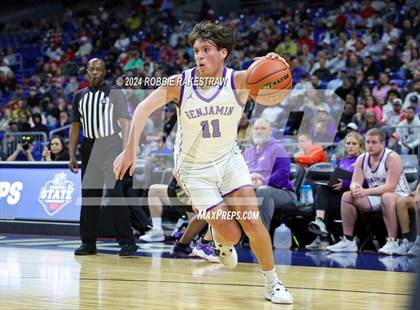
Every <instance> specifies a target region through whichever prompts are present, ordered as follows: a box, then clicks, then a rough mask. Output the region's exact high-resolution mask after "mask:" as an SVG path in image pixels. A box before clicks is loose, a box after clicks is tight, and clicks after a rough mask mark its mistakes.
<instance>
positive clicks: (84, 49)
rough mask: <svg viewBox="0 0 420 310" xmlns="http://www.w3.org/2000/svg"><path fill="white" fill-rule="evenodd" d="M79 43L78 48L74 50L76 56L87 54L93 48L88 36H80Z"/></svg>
mask: <svg viewBox="0 0 420 310" xmlns="http://www.w3.org/2000/svg"><path fill="white" fill-rule="evenodd" d="M80 43H81V44H80V46H79V49H78V50H77V52H76V56H80V57H84V56H89V55H90V53H91V52H92V50H93V46H92V43H90V42H89V40H88V38H87V37H85V36H84V37H81V38H80Z"/></svg>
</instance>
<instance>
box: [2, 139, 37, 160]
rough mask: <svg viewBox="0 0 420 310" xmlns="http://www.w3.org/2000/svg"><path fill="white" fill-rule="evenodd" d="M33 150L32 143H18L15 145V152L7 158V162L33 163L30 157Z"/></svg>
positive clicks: (32, 158)
mask: <svg viewBox="0 0 420 310" xmlns="http://www.w3.org/2000/svg"><path fill="white" fill-rule="evenodd" d="M33 150H34V145H33V144H32V143H24V144H21V143H18V144H17V145H16V150H15V151H14V152H13V153H12V155H10V156H9V157H7V161H34V160H35V159H34V157H33V156H32V151H33Z"/></svg>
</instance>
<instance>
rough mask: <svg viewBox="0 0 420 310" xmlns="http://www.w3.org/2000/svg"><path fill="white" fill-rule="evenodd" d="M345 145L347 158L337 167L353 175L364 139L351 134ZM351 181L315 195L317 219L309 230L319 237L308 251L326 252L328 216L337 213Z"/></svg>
mask: <svg viewBox="0 0 420 310" xmlns="http://www.w3.org/2000/svg"><path fill="white" fill-rule="evenodd" d="M344 144H345V151H346V158H345V159H343V160H341V161H339V162H338V164H337V167H338V168H341V169H344V170H346V171H349V172H351V173H353V170H354V164H355V162H356V159H357V157H358V156H359V155H360V154H361V153H362V152H363V147H364V142H363V137H362V136H361V135H360V134H359V133H357V132H351V133H349V134H347V135H346V137H345V138H344ZM350 181H351V180H341V179H339V181H338V182H337V184H335V185H334V186H332V187H329V186H327V185H322V186H320V187H319V188H318V191H317V192H316V195H315V210H316V218H315V220H314V221H312V222H310V223H309V230H310V231H311V232H312V233H314V234H315V235H317V237H316V238H315V240H314V241H313V242H312V243H311V244H308V245H306V246H305V248H306V249H307V250H310V251H317V250H321V251H324V250H326V248H327V246H328V245H329V242H328V230H327V223H326V216H327V215H329V214H331V213H332V212H335V211H336V210H334V209H336V207H337V206H338V205H339V204H340V201H341V196H342V195H343V193H344V192H346V191H348V190H349V187H350ZM335 213H337V212H335ZM327 219H328V218H327Z"/></svg>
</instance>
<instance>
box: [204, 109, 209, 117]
mask: <svg viewBox="0 0 420 310" xmlns="http://www.w3.org/2000/svg"><path fill="white" fill-rule="evenodd" d="M204 111H205V113H203V116H206V115H208V114H209V111H207V107H204Z"/></svg>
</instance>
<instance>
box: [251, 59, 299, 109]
mask: <svg viewBox="0 0 420 310" xmlns="http://www.w3.org/2000/svg"><path fill="white" fill-rule="evenodd" d="M292 84H293V81H292V73H291V72H290V70H289V68H288V67H287V65H286V63H285V62H284V61H282V60H277V59H263V60H257V61H255V62H254V63H253V64H252V65H251V66H250V67H249V68H248V77H247V80H246V88H247V89H248V90H249V96H250V97H251V98H252V99H253V100H255V101H256V102H257V103H260V104H262V105H268V106H272V105H277V104H280V103H281V102H283V100H284V99H285V98H286V97H287V96H288V94H289V92H290V90H291V88H292Z"/></svg>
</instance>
